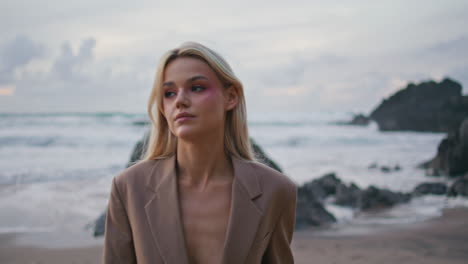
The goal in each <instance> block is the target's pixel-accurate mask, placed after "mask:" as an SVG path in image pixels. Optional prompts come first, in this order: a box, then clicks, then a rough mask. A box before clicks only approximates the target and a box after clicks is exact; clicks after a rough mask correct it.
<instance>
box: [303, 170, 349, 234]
mask: <svg viewBox="0 0 468 264" xmlns="http://www.w3.org/2000/svg"><path fill="white" fill-rule="evenodd" d="M340 182H341V180H340V179H338V178H337V177H336V175H335V174H334V173H329V174H326V175H324V176H322V177H320V178H318V179H315V180H312V181H310V182H307V183H305V184H303V185H302V186H299V187H298V189H297V209H296V228H302V227H306V226H311V225H312V226H319V225H324V224H330V223H333V222H336V219H335V217H334V216H333V215H332V214H331V213H329V212H328V211H327V210H326V209H325V208H324V207H323V204H322V202H323V200H324V199H325V198H326V197H327V196H329V195H333V194H335V192H336V187H337V185H338V184H340Z"/></svg>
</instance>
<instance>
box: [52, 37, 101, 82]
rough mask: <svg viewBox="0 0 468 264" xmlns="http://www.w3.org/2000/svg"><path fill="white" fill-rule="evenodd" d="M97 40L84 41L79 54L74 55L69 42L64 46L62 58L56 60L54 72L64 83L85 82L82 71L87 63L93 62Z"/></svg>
mask: <svg viewBox="0 0 468 264" xmlns="http://www.w3.org/2000/svg"><path fill="white" fill-rule="evenodd" d="M95 47H96V39H94V38H88V39H86V40H83V41H82V43H81V45H80V47H79V50H78V52H77V54H74V52H73V50H72V48H71V45H70V43H69V42H65V43H64V44H63V45H62V48H61V53H60V56H59V57H58V58H57V59H56V60H55V63H54V65H53V71H54V73H55V74H56V75H57V77H58V78H59V79H60V80H63V81H84V80H85V79H86V77H85V76H84V74H83V73H81V72H80V71H81V70H82V69H83V66H84V65H86V63H90V62H92V60H93V58H94V48H95Z"/></svg>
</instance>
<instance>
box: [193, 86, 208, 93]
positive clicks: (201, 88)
mask: <svg viewBox="0 0 468 264" xmlns="http://www.w3.org/2000/svg"><path fill="white" fill-rule="evenodd" d="M203 90H205V87H203V86H200V85H194V86H192V91H193V92H201V91H203Z"/></svg>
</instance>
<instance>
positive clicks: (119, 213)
mask: <svg viewBox="0 0 468 264" xmlns="http://www.w3.org/2000/svg"><path fill="white" fill-rule="evenodd" d="M231 159H232V164H233V167H234V179H233V182H232V197H231V211H230V216H229V223H228V227H227V231H226V232H227V234H226V241H225V244H224V250H223V253H222V256H223V257H222V264H240V263H249V264H250V263H252V264H254V263H255V264H257V263H283V264H287V263H293V262H294V261H293V256H292V252H291V248H290V244H291V240H292V236H293V231H294V222H295V213H296V199H297V187H296V185H295V184H294V183H293V182H292V181H291V180H290V179H289V178H287V177H286V176H285V175H283V174H281V173H279V172H277V171H275V170H273V169H271V168H269V167H267V166H265V165H263V164H260V163H258V162H252V161H244V160H240V159H237V158H234V157H232V158H231ZM177 190H178V188H177V178H176V159H175V156H171V157H169V158H166V159H160V160H150V161H144V162H140V163H138V164H136V165H133V166H131V167H130V168H127V169H125V170H124V171H123V172H122V173H120V174H119V175H118V176H116V177H115V178H114V179H113V181H112V189H111V194H110V199H109V206H108V211H107V220H106V230H105V244H104V255H103V263H106V264H111V263H112V264H116V263H126V264H127V263H142V264H150V263H151V264H158V263H166V264H189V261H188V258H187V250H186V246H185V241H184V235H183V228H182V220H181V216H180V211H179V198H178V194H177Z"/></svg>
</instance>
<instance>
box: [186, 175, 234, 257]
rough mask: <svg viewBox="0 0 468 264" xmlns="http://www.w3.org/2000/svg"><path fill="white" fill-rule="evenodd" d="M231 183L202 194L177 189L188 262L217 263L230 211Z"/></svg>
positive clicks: (188, 189)
mask: <svg viewBox="0 0 468 264" xmlns="http://www.w3.org/2000/svg"><path fill="white" fill-rule="evenodd" d="M231 186H232V185H231V183H230V184H224V185H221V186H216V187H214V188H211V189H209V190H205V191H203V192H201V191H197V190H195V189H193V188H187V187H183V186H179V203H180V204H179V205H180V206H179V208H180V213H181V220H182V225H183V231H184V238H185V244H186V248H187V253H188V255H189V259H190V262H191V263H219V261H220V259H221V257H222V253H223V247H224V241H225V238H226V231H227V226H228V223H229V216H230V208H231Z"/></svg>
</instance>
